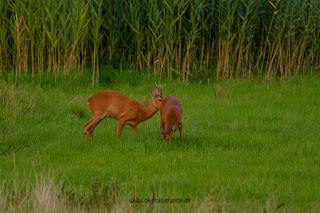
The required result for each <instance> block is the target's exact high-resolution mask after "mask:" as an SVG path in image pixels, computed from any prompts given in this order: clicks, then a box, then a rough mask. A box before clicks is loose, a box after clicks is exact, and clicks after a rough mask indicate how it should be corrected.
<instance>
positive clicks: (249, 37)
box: [0, 0, 320, 85]
mask: <svg viewBox="0 0 320 213" xmlns="http://www.w3.org/2000/svg"><path fill="white" fill-rule="evenodd" d="M0 12H1V13H0V26H1V31H0V69H1V73H2V72H16V75H19V74H32V75H42V74H50V75H61V74H62V75H68V74H69V73H70V72H72V71H73V72H76V73H79V74H81V73H83V72H84V70H85V69H86V68H90V72H92V84H93V85H94V84H97V83H98V82H99V73H100V69H99V67H100V66H102V65H105V64H109V65H112V66H114V67H115V68H119V69H122V68H130V69H135V70H140V71H142V72H148V73H155V74H156V75H159V76H160V77H162V76H167V77H169V78H172V77H177V78H179V79H182V80H184V81H187V80H189V79H191V78H192V79H199V78H200V79H224V78H237V77H250V76H255V75H264V76H267V77H268V78H269V77H272V76H275V75H277V76H281V77H286V76H289V75H294V74H303V73H310V72H315V71H319V68H320V2H319V1H317V0H308V1H299V0H298V1H297V0H288V1H280V0H269V1H267V0H266V1H255V0H235V1H231V0H227V1H222V0H211V1H209V0H157V1H156V0H148V1H147V0H130V1H127V0H104V1H103V0H64V1H55V0H47V1H36V0H21V1H15V0H8V1H1V2H0Z"/></svg>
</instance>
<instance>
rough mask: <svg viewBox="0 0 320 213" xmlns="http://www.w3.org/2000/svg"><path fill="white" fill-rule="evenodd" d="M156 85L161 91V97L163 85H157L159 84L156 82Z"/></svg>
mask: <svg viewBox="0 0 320 213" xmlns="http://www.w3.org/2000/svg"><path fill="white" fill-rule="evenodd" d="M154 84H155V85H156V86H157V88H158V89H159V91H160V95H162V87H161V85H160V84H159V85H158V84H157V82H156V81H155V82H154Z"/></svg>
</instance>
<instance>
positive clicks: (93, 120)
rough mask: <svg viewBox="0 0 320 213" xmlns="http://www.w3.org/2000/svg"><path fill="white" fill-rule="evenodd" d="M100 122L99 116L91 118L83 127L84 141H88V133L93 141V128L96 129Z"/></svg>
mask: <svg viewBox="0 0 320 213" xmlns="http://www.w3.org/2000/svg"><path fill="white" fill-rule="evenodd" d="M101 120H102V118H101V116H95V115H94V116H92V118H91V119H90V121H88V123H86V124H85V125H84V127H83V129H84V135H85V138H86V140H88V132H89V135H90V137H91V138H92V139H93V130H94V128H96V126H97V125H98V124H99V123H100V121H101Z"/></svg>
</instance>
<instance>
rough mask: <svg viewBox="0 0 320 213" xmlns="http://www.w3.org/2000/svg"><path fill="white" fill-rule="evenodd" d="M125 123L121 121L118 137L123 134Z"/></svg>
mask: <svg viewBox="0 0 320 213" xmlns="http://www.w3.org/2000/svg"><path fill="white" fill-rule="evenodd" d="M124 125H125V123H124V122H123V121H119V124H118V134H117V138H119V137H120V136H121V134H122V130H123V127H124Z"/></svg>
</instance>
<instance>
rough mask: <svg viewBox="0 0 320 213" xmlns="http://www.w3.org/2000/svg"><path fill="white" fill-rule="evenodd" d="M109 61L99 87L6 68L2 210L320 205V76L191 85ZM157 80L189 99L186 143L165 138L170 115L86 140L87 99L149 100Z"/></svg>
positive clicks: (101, 128)
mask: <svg viewBox="0 0 320 213" xmlns="http://www.w3.org/2000/svg"><path fill="white" fill-rule="evenodd" d="M101 69H102V70H103V72H101V73H103V75H102V76H101V75H100V82H99V86H96V87H91V77H92V76H91V74H88V73H87V74H86V72H85V74H83V75H78V74H75V75H72V74H71V75H70V76H69V77H68V78H66V77H59V76H58V77H57V76H56V77H50V76H49V77H48V76H46V75H39V76H34V77H31V75H18V76H16V75H13V74H11V73H3V74H2V75H1V77H0V99H1V101H0V141H1V144H0V162H1V163H0V180H1V184H0V211H1V212H3V211H5V212H6V211H8V212H13V211H15V212H16V211H18V212H22V211H23V212H25V211H30V212H33V211H40V210H41V211H45V210H47V211H49V212H52V211H59V212H60V211H61V212H67V211H70V210H74V211H89V210H94V211H99V210H101V211H104V210H110V211H130V212H134V211H138V212H145V211H147V212H151V211H154V212H163V211H170V212H181V211H190V210H193V211H199V212H207V211H218V212H220V211H222V212H224V211H227V212H230V211H246V212H264V211H266V212H273V211H274V210H276V211H289V212H310V211H314V212H316V211H319V210H320V206H319V203H320V200H319V197H320V184H319V177H320V168H319V167H320V153H319V150H320V144H319V140H320V133H319V127H320V125H319V117H320V110H319V106H320V98H319V97H320V88H319V87H320V86H319V82H320V75H319V73H314V74H312V75H303V76H293V77H287V78H277V77H275V78H272V79H267V78H264V77H256V78H246V79H233V80H224V81H215V80H211V81H209V80H207V81H201V80H197V81H195V80H194V81H188V82H182V81H179V80H177V79H176V80H170V79H167V78H162V79H161V80H160V79H159V78H158V77H155V76H153V75H151V76H148V74H147V73H141V72H135V71H130V70H122V71H119V70H114V69H112V68H110V67H108V66H105V67H102V68H101ZM155 80H156V81H157V82H159V83H160V84H161V85H162V86H163V94H164V96H168V95H174V96H176V97H178V98H179V100H180V101H181V104H182V106H183V109H184V114H183V135H184V139H183V141H181V140H180V138H179V134H178V133H175V134H174V136H173V138H172V140H170V141H169V142H168V143H165V142H164V141H162V140H161V137H160V131H159V125H160V114H159V112H158V113H157V114H155V115H154V116H153V117H152V118H150V119H149V120H147V121H145V122H143V123H141V124H140V125H138V129H139V131H140V134H141V135H140V136H139V137H138V136H136V135H135V134H134V133H133V132H132V130H131V129H130V128H129V127H128V126H126V127H125V128H124V131H123V133H122V136H121V138H119V139H116V132H117V122H116V121H115V120H111V119H107V120H103V121H102V122H101V123H100V124H99V125H98V127H97V128H96V129H95V133H94V134H95V140H94V141H93V140H88V141H86V140H85V139H84V135H83V125H84V124H85V123H86V122H87V121H88V120H89V119H90V118H91V112H90V109H89V108H88V106H87V105H86V100H87V98H89V97H90V96H92V95H93V94H95V93H96V92H98V91H102V90H107V89H112V90H116V91H119V92H121V93H123V94H124V95H126V96H127V97H129V98H131V99H134V100H137V101H138V102H139V103H142V104H147V103H148V102H149V101H150V100H151V88H152V86H153V85H154V82H155ZM153 198H155V199H158V200H157V201H158V202H154V203H153V204H151V203H150V202H147V201H148V199H149V200H152V199H153ZM132 199H134V200H132ZM138 199H140V200H138ZM165 199H171V201H172V202H173V203H170V202H169V203H166V202H167V201H166V200H165ZM173 199H177V200H173ZM180 199H181V200H180ZM130 201H131V202H132V201H135V202H132V203H131V202H130Z"/></svg>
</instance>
